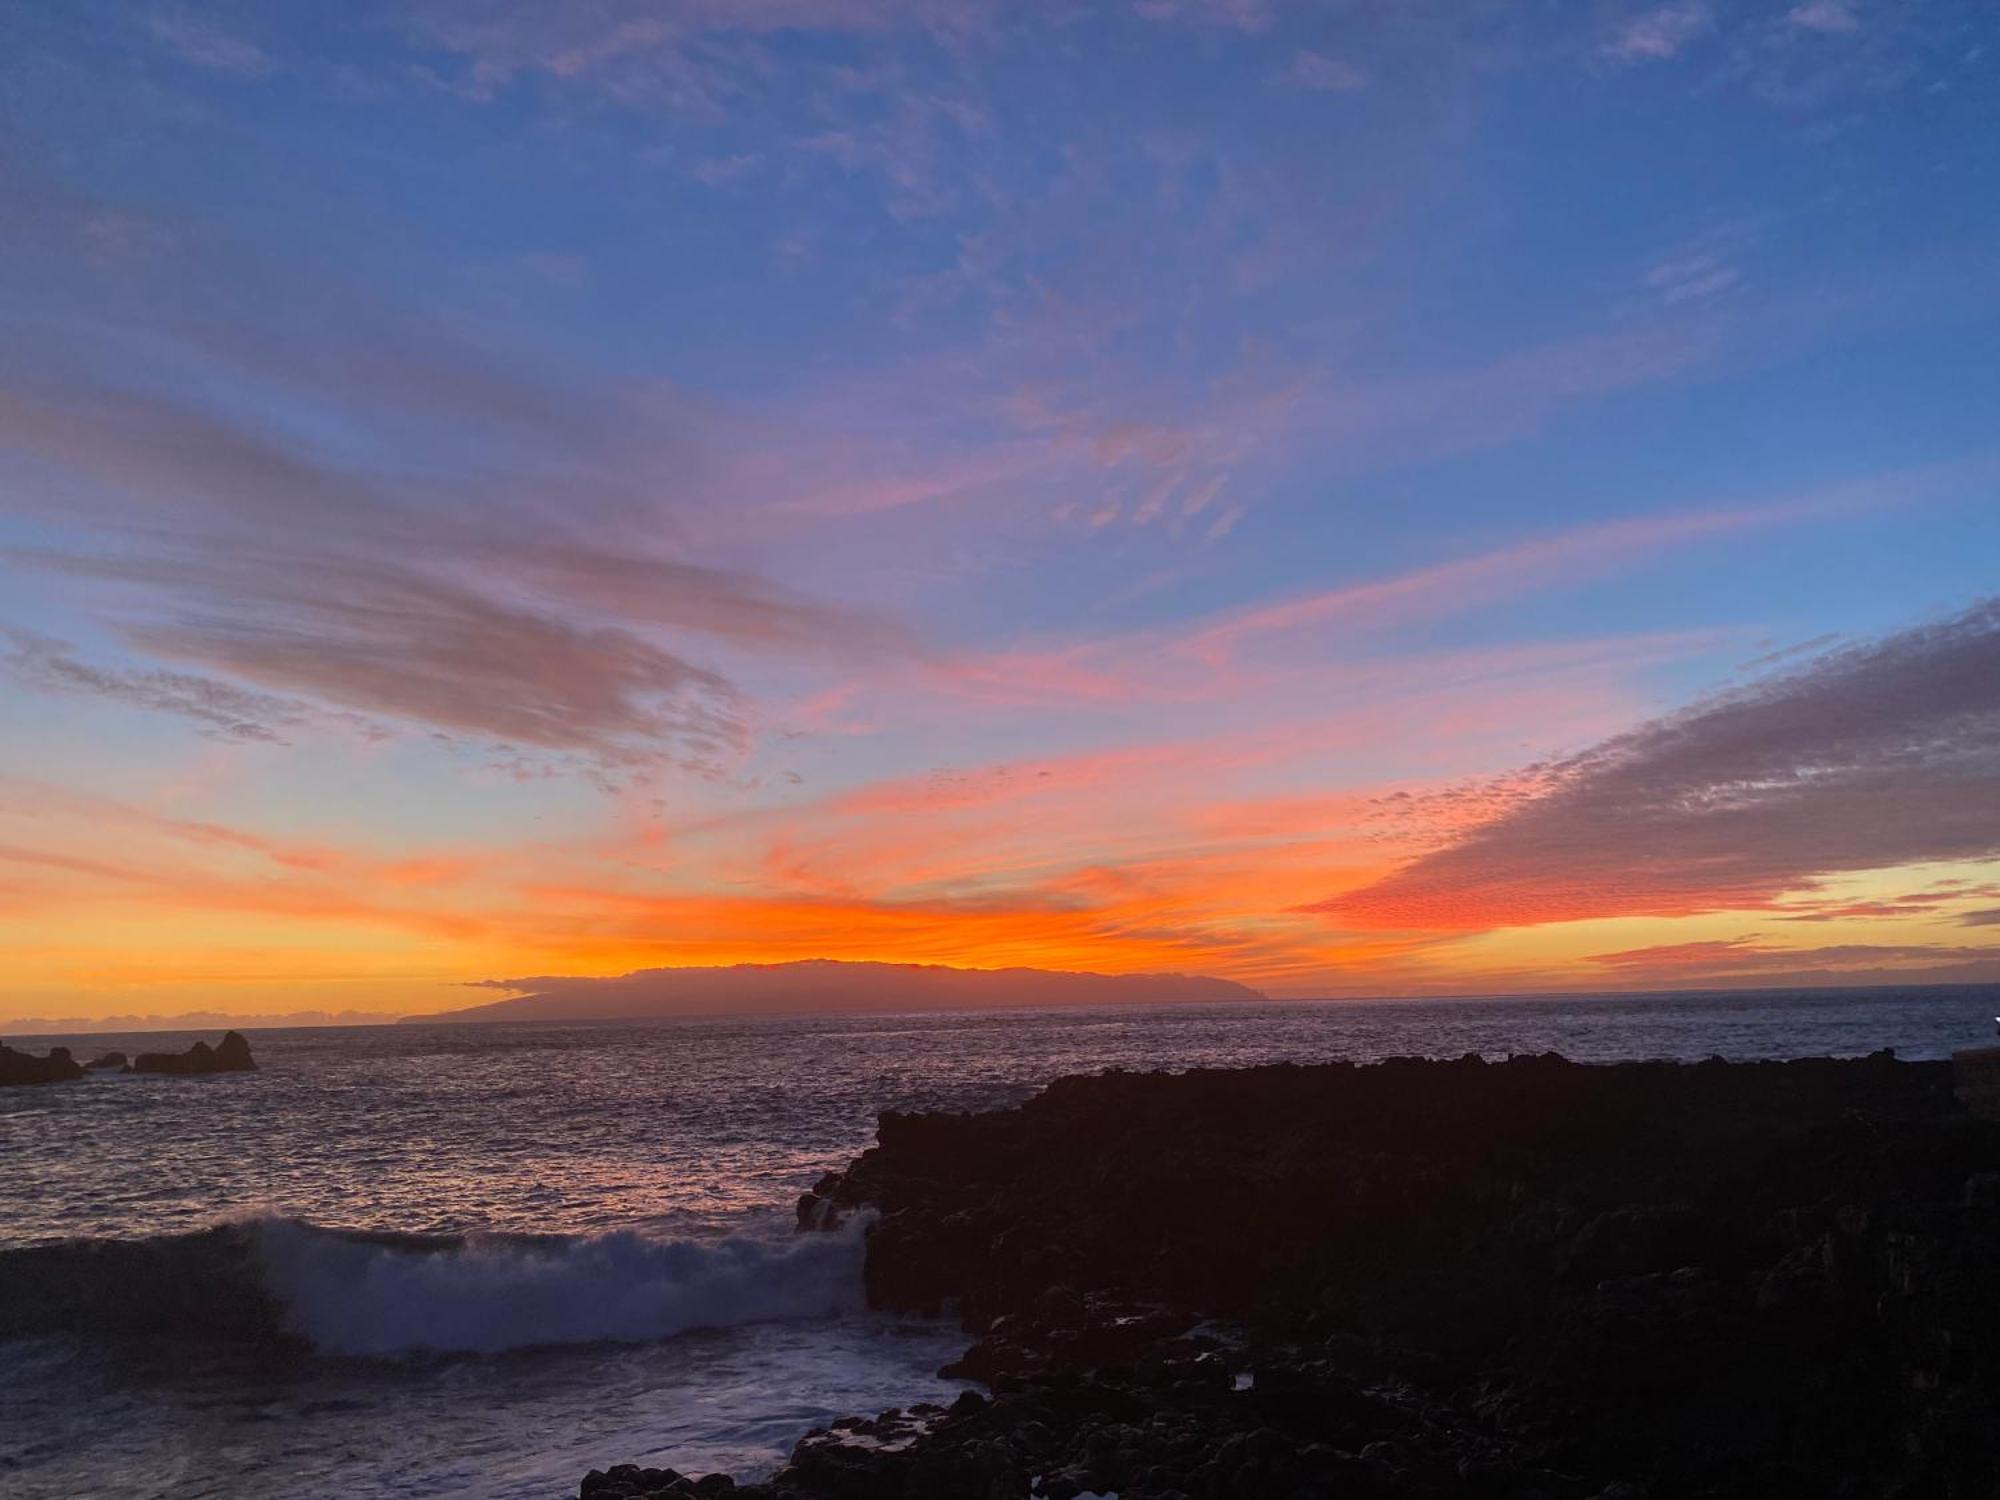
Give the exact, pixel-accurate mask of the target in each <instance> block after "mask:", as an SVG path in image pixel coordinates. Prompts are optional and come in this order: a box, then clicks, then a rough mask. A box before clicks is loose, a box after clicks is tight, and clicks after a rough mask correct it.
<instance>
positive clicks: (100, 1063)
mask: <svg viewBox="0 0 2000 1500" xmlns="http://www.w3.org/2000/svg"><path fill="white" fill-rule="evenodd" d="M131 1061H132V1059H131V1058H129V1057H127V1056H126V1055H125V1054H124V1053H122V1052H102V1053H99V1054H98V1055H97V1056H96V1057H93V1058H92V1059H91V1060H90V1061H89V1062H87V1063H85V1064H84V1065H83V1066H84V1069H85V1070H86V1071H88V1072H95V1071H96V1070H97V1069H99V1068H123V1067H127V1066H129V1065H130V1063H131Z"/></svg>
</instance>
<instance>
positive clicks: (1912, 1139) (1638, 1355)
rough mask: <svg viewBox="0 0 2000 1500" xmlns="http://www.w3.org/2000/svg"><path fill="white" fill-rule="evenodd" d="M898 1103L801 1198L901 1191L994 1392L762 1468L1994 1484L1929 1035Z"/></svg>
mask: <svg viewBox="0 0 2000 1500" xmlns="http://www.w3.org/2000/svg"><path fill="white" fill-rule="evenodd" d="M879 1142H880V1144H878V1145H877V1146H876V1147H875V1148H874V1149H872V1150H870V1151H869V1152H867V1153H866V1154H865V1155H864V1156H863V1157H862V1158H861V1159H860V1160H859V1161H858V1162H856V1163H855V1164H854V1165H853V1166H852V1167H850V1168H849V1169H848V1170H847V1171H846V1172H843V1173H839V1174H834V1175H832V1176H829V1177H828V1178H827V1179H825V1180H824V1181H822V1182H821V1183H820V1184H819V1185H818V1187H817V1188H816V1189H815V1190H814V1191H813V1192H812V1193H811V1194H808V1195H807V1197H806V1198H805V1199H804V1200H803V1201H802V1202H801V1204H800V1222H801V1225H802V1226H809V1227H813V1228H818V1227H824V1226H827V1225H830V1224H832V1223H835V1222H837V1221H838V1220H839V1219H840V1218H841V1217H842V1216H844V1215H846V1214H848V1213H849V1212H851V1211H853V1210H855V1209H857V1208H860V1207H862V1206H863V1205H867V1206H870V1207H873V1208H875V1209H877V1210H879V1211H880V1218H879V1220H878V1222H877V1223H876V1225H875V1227H874V1229H873V1231H872V1233H871V1236H870V1240H869V1249H868V1258H867V1273H866V1274H867V1280H868V1292H869V1297H870V1300H871V1301H872V1302H873V1303H874V1304H875V1305H876V1306H878V1307H882V1308H887V1309H897V1310H904V1311H909V1312H935V1311H938V1310H941V1309H951V1310H955V1311H956V1313H957V1315H958V1316H959V1317H960V1319H961V1320H962V1321H963V1323H964V1325H965V1327H966V1330H967V1332H968V1333H970V1334H971V1335H973V1337H974V1339H975V1342H974V1343H973V1345H972V1347H971V1349H970V1350H969V1351H968V1352H967V1354H966V1356H965V1357H964V1359H963V1360H961V1361H960V1362H959V1363H958V1364H957V1365H956V1366H954V1367H952V1368H953V1369H954V1370H955V1372H957V1373H960V1374H963V1375H966V1376H969V1377H972V1378H976V1379H979V1380H982V1381H985V1382H987V1383H988V1389H989V1391H990V1395H989V1396H984V1397H982V1396H979V1395H976V1394H969V1395H967V1396H964V1397H961V1398H959V1400H958V1401H957V1402H956V1403H955V1404H954V1405H952V1406H951V1407H949V1408H941V1407H936V1406H928V1407H918V1408H914V1409H912V1410H911V1411H908V1412H896V1413H886V1414H884V1415H883V1416H882V1417H881V1418H878V1419H875V1420H873V1421H862V1420H859V1419H850V1420H849V1421H847V1422H845V1423H838V1424H835V1426H834V1428H833V1429H831V1430H829V1431H825V1432H820V1433H815V1434H812V1435H809V1436H808V1437H807V1438H805V1439H804V1440H802V1441H801V1442H800V1444H799V1446H798V1448H797V1450H796V1451H795V1452H794V1454H793V1458H792V1461H791V1463H790V1464H789V1465H788V1466H787V1467H786V1468H785V1469H783V1470H781V1471H780V1472H779V1473H778V1474H777V1475H775V1476H774V1477H773V1478H772V1479H771V1480H770V1481H768V1482H767V1483H765V1484H761V1485H757V1486H750V1487H746V1488H745V1489H743V1490H740V1491H738V1493H740V1494H746V1495H750V1496H757V1497H780V1496H783V1497H798V1500H803V1497H844V1496H854V1497H860V1496H869V1497H880V1500H896V1497H904V1500H930V1497H938V1500H943V1497H947V1496H949V1497H986V1496H996V1497H997V1496H1007V1497H1010V1500H1013V1497H1019V1496H1022V1495H1025V1494H1030V1493H1033V1494H1037V1495H1041V1496H1045V1497H1051V1500H1070V1497H1075V1496H1078V1495H1080V1494H1087V1493H1112V1492H1115V1493H1117V1494H1118V1495H1119V1496H1121V1497H1122V1500H1148V1497H1182V1500H1209V1497H1215V1500H1222V1497H1250V1496H1255V1497H1260V1500H1261V1497H1266V1496H1269V1497H1280V1500H1289V1497H1303V1496H1330V1495H1339V1496H1350V1495H1351V1496H1376V1497H1390V1496H1447V1495H1449V1496H1485V1497H1495V1500H1504V1497H1514V1500H1533V1497H1542V1500H1641V1497H1646V1500H1676V1497H1738V1496H1741V1497H1751V1496H1756V1497H1791V1496H1796V1497H1853V1500H1860V1497H1864V1496H1865V1497H1886V1496H1896V1497H1902V1500H1973V1497H1981V1500H1989V1497H1991V1496H1993V1495H1995V1494H1996V1493H2000V1429H1997V1428H1996V1425H1995V1424H1994V1422H1993V1421H1992V1416H1993V1413H1994V1412H1995V1411H2000V1125H1995V1124H1994V1123H1992V1122H1989V1121H1985V1120H1980V1119H1976V1118H1973V1117H1971V1116H1969V1115H1967V1114H1966V1113H1965V1112H1964V1110H1963V1109H1962V1108H1961V1107H1960V1106H1959V1105H1958V1103H1957V1102H1956V1101H1955V1100H1954V1099H1953V1097H1952V1089H1951V1073H1950V1068H1949V1065H1947V1064H1941V1063H1938V1064H1932V1063H1901V1062H1898V1061H1896V1060H1895V1059H1893V1058H1892V1057H1890V1056H1888V1055H1887V1054H1882V1055H1878V1056H1876V1057H1872V1058H1868V1059H1865V1060H1860V1061H1851V1062H1836V1061H1826V1060H1816V1061H1803V1062H1790V1063H1759V1064H1747V1065H1746V1064H1729V1063H1723V1062H1720V1061H1716V1062H1710V1063H1705V1064H1699V1065H1692V1066H1683V1065H1675V1064H1650V1063H1648V1064H1622V1065H1617V1066H1580V1065H1575V1064H1571V1063H1568V1062H1565V1061H1564V1060H1563V1059H1561V1058H1558V1057H1553V1056H1549V1057H1531V1058H1516V1059H1513V1060H1511V1061H1509V1062H1506V1063H1484V1062H1481V1061H1480V1060H1478V1059H1476V1058H1468V1059H1466V1060H1463V1061H1460V1062H1421V1061H1394V1062H1388V1063H1382V1064H1379V1065H1375V1066H1370V1067H1355V1066H1348V1065H1339V1064H1336V1065H1330V1066H1324V1067H1274V1068H1257V1069H1251V1070H1245V1071H1240V1072H1196V1073H1189V1074H1185V1075H1180V1076H1168V1075H1143V1076H1141V1075H1122V1074H1110V1075H1106V1076H1103V1077H1099V1078H1086V1079H1067V1080H1063V1081H1061V1082H1059V1083H1056V1084H1054V1085H1052V1086H1051V1087H1050V1088H1049V1089H1047V1090H1046V1091H1044V1092H1043V1093H1042V1094H1040V1095H1038V1096H1037V1097H1036V1098H1034V1099H1033V1100H1031V1101H1029V1102H1028V1103H1027V1104H1025V1105H1023V1106H1022V1107H1020V1108H1018V1109H1013V1110H1007V1111H1000V1112H995V1113H989V1114H981V1115H970V1116H953V1115H897V1114H889V1115H885V1116H884V1117H883V1119H882V1121H881V1130H880V1135H879ZM612 1472H613V1474H614V1475H616V1476H617V1480H616V1483H615V1487H614V1485H613V1481H611V1480H610V1479H608V1478H606V1477H604V1476H600V1477H599V1480H598V1486H599V1487H598V1489H597V1490H596V1491H594V1492H593V1491H592V1490H591V1489H589V1488H586V1491H585V1493H586V1494H592V1493H596V1494H602V1495H604V1496H607V1497H608V1496H612V1495H621V1496H626V1495H647V1494H660V1493H666V1494H686V1493H690V1492H691V1482H689V1481H680V1480H678V1478H676V1481H675V1482H673V1483H669V1484H667V1485H665V1486H663V1487H657V1488H655V1487H651V1486H648V1485H646V1484H645V1483H643V1482H641V1481H639V1480H638V1479H636V1478H634V1476H633V1475H630V1474H625V1473H621V1472H620V1471H615V1470H614V1471H612ZM678 1486H685V1487H678ZM717 1488H720V1487H719V1486H717Z"/></svg>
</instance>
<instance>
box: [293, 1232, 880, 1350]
mask: <svg viewBox="0 0 2000 1500" xmlns="http://www.w3.org/2000/svg"><path fill="white" fill-rule="evenodd" d="M260 1249H261V1254H262V1259H263V1263H264V1275H265V1280H266V1282H267V1284H268V1285H269V1286H270V1288H271V1290H272V1291H273V1292H274V1293H275V1294H276V1295H277V1298H278V1301H279V1303H280V1304H281V1306H282V1308H283V1323H284V1326H285V1328H286V1330H287V1331H288V1332H291V1333H293V1334H296V1335H297V1336H299V1337H301V1338H303V1339H305V1340H306V1341H307V1342H308V1343H310V1344H311V1345H312V1346H313V1347H314V1348H315V1349H318V1350H320V1351H322V1352H323V1353H328V1354H361V1355H395V1354H412V1353H419V1352H438V1353H479V1354H491V1353H496V1352H498V1351H500V1350H503V1349H518V1348H527V1347H532V1346H535V1345H542V1344H579V1343H593V1342H597V1341H600V1340H619V1341H627V1342H638V1341H645V1340H652V1339H663V1338H670V1337H672V1336H673V1335H674V1334H677V1333H684V1332H687V1331H688V1330H690V1329H695V1328H726V1327H731V1326H734V1325H736V1324H739V1323H759V1322H769V1321H772V1320H775V1319H780V1318H806V1317H822V1316H829V1315H832V1314H835V1313H840V1312H846V1311H851V1310H855V1309H858V1308H859V1307H860V1306H861V1300H862V1298H861V1255H862V1250H861V1241H860V1238H859V1236H858V1235H856V1234H851V1233H839V1234H813V1235H799V1236H795V1237H793V1238H790V1239H787V1240H781V1241H780V1240H762V1239H751V1238H738V1239H727V1240H722V1241H718V1242H716V1243H713V1244H700V1243H695V1242H692V1241H661V1240H649V1239H646V1238H644V1237H643V1236H640V1235H636V1234H630V1233H614V1234H604V1235H592V1236H578V1237H574V1238H562V1239H533V1240H520V1239H502V1238H484V1237H475V1238H472V1239H468V1240H466V1241H464V1242H462V1243H460V1244H459V1245H457V1246H455V1247H453V1248H450V1249H445V1250H437V1251H432V1252H429V1253H422V1254H411V1253H409V1252H407V1251H403V1250H398V1249H394V1248H391V1247H387V1246H382V1245H374V1244H367V1243H361V1242H356V1241H353V1240H348V1239H343V1238H339V1237H336V1236H329V1235H326V1234H324V1233H321V1232H318V1231H314V1230H311V1229H307V1228H305V1227H304V1226H300V1225H296V1224H273V1225H268V1226H266V1227H265V1229H264V1232H263V1235H262V1237H261V1246H260Z"/></svg>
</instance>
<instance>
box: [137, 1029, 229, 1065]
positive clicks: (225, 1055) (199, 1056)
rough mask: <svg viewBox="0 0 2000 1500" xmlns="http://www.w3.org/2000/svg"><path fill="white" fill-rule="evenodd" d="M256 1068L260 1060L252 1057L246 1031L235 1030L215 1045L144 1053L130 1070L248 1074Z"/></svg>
mask: <svg viewBox="0 0 2000 1500" xmlns="http://www.w3.org/2000/svg"><path fill="white" fill-rule="evenodd" d="M256 1067H257V1062H256V1059H254V1058H253V1057H251V1055H250V1044H249V1043H248V1042H247V1041H245V1040H244V1039H243V1033H242V1032H240V1031H231V1032H227V1033H225V1034H224V1036H223V1038H222V1041H221V1042H220V1043H219V1044H218V1045H216V1046H214V1047H211V1046H209V1045H208V1043H207V1042H196V1043H195V1044H194V1045H193V1046H192V1047H189V1048H188V1049H187V1051H185V1052H141V1053H140V1054H139V1055H138V1056H137V1057H135V1058H133V1059H132V1066H131V1067H130V1069H128V1071H129V1072H133V1073H172V1074H176V1075H180V1076H187V1075H190V1074H196V1073H248V1072H252V1071H254V1070H255V1069H256Z"/></svg>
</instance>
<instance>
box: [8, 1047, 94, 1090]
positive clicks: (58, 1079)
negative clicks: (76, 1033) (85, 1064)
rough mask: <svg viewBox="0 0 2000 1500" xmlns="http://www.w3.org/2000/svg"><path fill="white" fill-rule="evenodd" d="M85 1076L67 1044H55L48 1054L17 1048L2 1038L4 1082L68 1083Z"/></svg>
mask: <svg viewBox="0 0 2000 1500" xmlns="http://www.w3.org/2000/svg"><path fill="white" fill-rule="evenodd" d="M81 1077H83V1069H82V1068H80V1067H78V1066H77V1065H76V1059H75V1058H74V1057H72V1056H70V1051H69V1048H67V1047H51V1048H50V1049H49V1053H48V1056H46V1057H36V1056H35V1055H34V1054H33V1053H31V1052H16V1051H15V1050H14V1049H13V1048H12V1047H10V1046H8V1045H7V1044H6V1043H5V1042H0V1085H4V1084H10V1083H68V1082H70V1081H71V1080H72V1079H76V1078H81Z"/></svg>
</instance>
